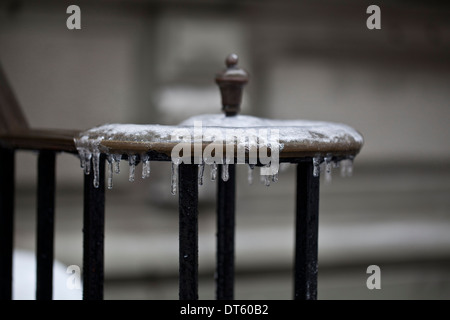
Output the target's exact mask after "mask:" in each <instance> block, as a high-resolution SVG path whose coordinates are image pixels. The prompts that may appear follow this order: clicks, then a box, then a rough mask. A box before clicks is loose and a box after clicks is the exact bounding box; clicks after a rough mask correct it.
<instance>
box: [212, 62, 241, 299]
mask: <svg viewBox="0 0 450 320" xmlns="http://www.w3.org/2000/svg"><path fill="white" fill-rule="evenodd" d="M225 63H226V65H227V68H226V69H225V70H224V71H222V73H220V74H218V75H217V76H216V83H217V84H218V85H219V88H220V93H221V95H222V110H223V111H224V112H225V115H226V116H227V117H230V116H235V115H237V114H238V113H239V108H240V105H241V101H242V90H243V88H244V86H245V84H247V82H248V73H247V72H246V71H245V70H243V69H240V68H238V67H237V63H238V56H237V55H236V54H230V55H229V56H228V57H227V58H226V60H225ZM223 166H224V165H219V177H220V176H221V175H222V171H223V170H224V167H223ZM227 166H228V176H229V178H228V180H227V181H223V179H220V178H219V179H218V181H217V269H216V298H217V299H218V300H232V299H233V298H234V251H235V250H234V249H235V248H234V243H235V241H234V240H235V239H234V238H235V236H234V234H235V209H236V170H235V166H236V165H235V164H228V165H227Z"/></svg>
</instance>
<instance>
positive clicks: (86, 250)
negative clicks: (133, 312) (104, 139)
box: [83, 154, 105, 300]
mask: <svg viewBox="0 0 450 320" xmlns="http://www.w3.org/2000/svg"><path fill="white" fill-rule="evenodd" d="M83 219H84V221H83V299H84V300H103V280H104V232H105V155H103V154H102V155H101V156H100V161H99V186H98V188H95V187H94V173H93V172H92V170H91V173H90V174H89V175H86V176H85V178H84V218H83Z"/></svg>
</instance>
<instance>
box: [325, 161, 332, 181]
mask: <svg viewBox="0 0 450 320" xmlns="http://www.w3.org/2000/svg"><path fill="white" fill-rule="evenodd" d="M332 159H333V157H332V156H331V155H327V156H326V157H325V183H327V184H330V183H331V178H332V177H331V165H332V162H331V160H332Z"/></svg>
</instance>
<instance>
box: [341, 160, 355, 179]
mask: <svg viewBox="0 0 450 320" xmlns="http://www.w3.org/2000/svg"><path fill="white" fill-rule="evenodd" d="M352 174H353V158H352V157H351V158H348V159H344V160H342V161H341V176H342V177H351V176H352Z"/></svg>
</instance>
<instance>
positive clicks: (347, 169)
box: [78, 148, 354, 195]
mask: <svg viewBox="0 0 450 320" xmlns="http://www.w3.org/2000/svg"><path fill="white" fill-rule="evenodd" d="M78 152H79V156H80V162H81V168H83V169H84V173H85V174H86V175H89V174H90V173H91V170H93V174H94V182H93V183H94V187H95V188H98V187H99V180H100V170H99V167H100V152H93V153H92V152H90V151H89V150H87V149H84V148H79V149H78ZM353 159H354V157H353V156H349V157H348V158H346V159H341V160H333V157H332V156H331V155H328V156H326V157H322V156H317V157H313V159H312V160H313V176H314V177H319V176H320V173H321V172H323V173H324V180H325V182H326V183H330V182H331V178H332V169H333V168H340V172H341V176H342V177H349V176H351V175H352V173H353ZM121 160H122V155H121V154H107V156H106V163H107V169H106V173H107V187H108V189H112V188H113V176H114V174H119V173H120V161H121ZM178 160H180V159H178ZM139 161H140V162H142V174H141V177H142V179H146V178H149V177H150V171H151V170H150V158H149V156H148V154H143V155H136V154H130V155H128V163H129V176H128V180H129V181H130V182H133V181H134V180H135V175H136V166H137V164H138V162H139ZM179 164H180V161H177V160H174V161H172V172H171V193H172V194H173V195H175V194H176V193H177V186H178V166H179ZM205 165H206V164H205V162H203V163H201V164H198V184H199V185H203V176H204V173H205ZM288 165H289V164H288V163H281V164H280V170H281V171H282V170H283V169H284V168H286V166H288ZM91 166H92V167H93V168H91ZM209 166H210V179H211V181H215V180H216V179H217V173H218V164H217V163H212V164H209ZM266 166H267V167H270V164H268V165H266ZM228 168H229V164H227V163H224V164H222V175H221V179H222V180H223V181H228V179H229V170H228ZM261 168H262V167H261ZM254 169H255V165H254V164H248V176H247V179H248V183H249V184H252V183H253V171H254ZM260 180H261V183H263V184H265V185H266V186H270V183H271V182H277V181H278V173H276V174H273V175H264V174H261V175H260Z"/></svg>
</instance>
